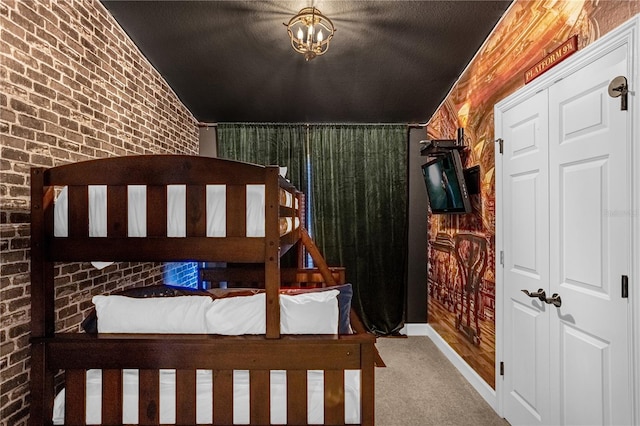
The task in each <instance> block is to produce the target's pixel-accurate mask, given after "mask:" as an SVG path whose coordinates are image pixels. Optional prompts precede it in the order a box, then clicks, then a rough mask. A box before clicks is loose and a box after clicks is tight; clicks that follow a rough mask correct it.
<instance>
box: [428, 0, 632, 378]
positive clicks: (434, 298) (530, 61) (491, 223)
mask: <svg viewBox="0 0 640 426" xmlns="http://www.w3.org/2000/svg"><path fill="white" fill-rule="evenodd" d="M637 13H640V2H636V1H624V0H621V1H599V0H570V1H557V0H549V1H520V0H516V1H515V2H514V4H513V5H512V6H511V8H510V9H509V11H508V12H507V14H506V15H505V16H504V17H503V19H502V21H501V22H500V24H499V25H498V26H497V27H496V30H495V31H494V32H493V33H492V35H491V36H490V38H489V39H488V40H487V42H486V43H485V44H484V46H483V47H482V49H481V50H480V51H479V52H478V55H477V56H476V57H475V59H474V60H473V62H472V63H471V64H470V65H469V67H468V68H467V70H466V71H465V73H464V74H463V75H462V76H461V77H460V80H459V81H458V82H457V83H456V85H455V86H454V87H453V89H452V91H451V93H450V94H449V96H448V97H447V98H446V99H445V101H444V103H443V104H442V105H441V107H440V108H439V109H438V110H437V111H436V113H435V114H434V115H433V117H432V118H431V119H430V121H429V123H428V126H427V137H428V138H429V139H437V138H444V139H454V138H455V137H456V129H457V128H458V127H463V128H464V130H465V142H466V145H467V146H468V147H469V148H468V149H467V150H466V151H465V155H463V162H464V166H465V167H470V166H475V165H480V176H481V179H480V180H481V182H480V186H481V188H480V194H478V195H472V196H471V198H472V204H473V213H471V214H466V215H431V216H430V217H429V228H428V234H429V248H428V253H427V258H428V259H427V263H428V282H427V298H428V314H429V324H430V325H431V326H432V327H433V328H434V329H435V330H436V331H437V332H438V333H439V334H440V335H441V336H442V338H443V339H444V340H445V341H446V342H447V343H448V344H449V345H450V346H451V347H452V348H453V349H454V350H455V351H456V352H457V353H458V354H459V355H460V356H461V357H462V358H463V359H464V360H465V361H466V362H467V363H468V364H469V365H470V366H471V367H472V368H473V369H474V370H475V371H476V372H477V373H478V374H479V375H480V377H482V378H483V379H484V380H485V381H486V382H487V383H488V384H489V385H490V386H491V387H493V388H495V374H494V365H495V309H496V306H495V305H496V300H495V272H494V271H495V265H496V259H495V175H494V132H493V107H494V105H495V104H496V103H497V102H498V101H500V100H502V99H503V98H505V97H506V96H508V95H509V94H511V93H513V92H515V91H516V90H517V89H519V88H520V87H522V86H523V85H524V73H525V71H526V70H528V69H529V68H531V67H532V66H533V65H535V64H536V63H537V62H539V61H540V60H541V59H542V58H544V57H545V56H546V55H547V54H548V53H549V52H551V51H552V50H553V49H554V48H555V47H557V46H559V45H560V44H562V43H563V42H565V41H566V40H567V39H569V38H570V37H571V36H573V35H577V36H578V50H580V49H582V48H584V47H585V46H587V45H588V44H590V43H592V42H593V41H594V40H596V39H598V38H599V37H601V36H602V35H604V34H606V33H607V32H609V31H611V30H612V29H614V28H615V27H617V26H619V25H620V24H622V23H623V22H625V21H626V20H628V19H629V18H631V17H632V16H634V15H636V14H637Z"/></svg>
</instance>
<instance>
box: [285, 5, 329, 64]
mask: <svg viewBox="0 0 640 426" xmlns="http://www.w3.org/2000/svg"><path fill="white" fill-rule="evenodd" d="M284 25H285V26H286V27H287V32H288V33H289V37H290V38H291V46H292V47H293V50H295V51H296V52H298V53H302V54H303V55H304V59H305V60H306V61H310V60H312V59H313V58H315V57H316V56H320V55H324V54H325V53H326V52H327V50H328V49H329V42H330V41H331V38H332V37H333V33H335V32H336V28H335V27H334V26H333V22H331V20H330V19H329V18H327V17H326V16H324V15H323V14H322V13H320V11H319V10H318V9H316V8H315V7H305V8H304V9H302V10H301V11H300V12H298V14H297V15H296V16H294V17H293V18H291V20H290V21H289V23H288V24H284Z"/></svg>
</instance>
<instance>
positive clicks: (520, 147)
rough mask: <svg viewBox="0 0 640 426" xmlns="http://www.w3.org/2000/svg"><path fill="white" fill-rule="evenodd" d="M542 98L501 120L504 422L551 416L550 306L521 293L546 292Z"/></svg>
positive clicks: (546, 199)
mask: <svg viewBox="0 0 640 426" xmlns="http://www.w3.org/2000/svg"><path fill="white" fill-rule="evenodd" d="M547 110H548V108H547V92H546V91H542V92H539V93H537V94H535V95H534V96H533V97H531V98H529V99H527V100H525V101H524V102H522V103H520V104H518V105H516V106H514V107H513V108H511V109H509V110H508V111H506V112H504V114H503V115H502V126H501V138H503V139H504V141H505V144H504V154H503V156H502V184H503V189H502V197H503V200H501V204H502V216H503V229H504V233H503V235H504V238H503V240H504V280H503V282H504V290H503V292H504V298H503V300H504V304H503V312H504V336H505V338H504V354H505V372H504V377H505V379H504V388H503V389H504V392H505V398H506V401H505V414H504V415H505V418H506V419H507V420H509V422H511V423H512V424H528V425H536V424H545V422H546V421H547V419H548V418H549V405H550V401H549V373H548V371H549V315H548V314H547V311H548V305H547V304H545V303H544V302H542V301H540V300H538V299H531V298H530V297H528V296H527V295H526V294H525V293H523V292H522V290H523V289H524V290H528V291H530V292H535V291H536V290H538V289H540V288H542V289H544V290H545V292H546V291H548V283H549V281H548V279H549V251H548V248H549V197H548V186H549V181H548V151H547V149H548V140H547V131H548V122H547Z"/></svg>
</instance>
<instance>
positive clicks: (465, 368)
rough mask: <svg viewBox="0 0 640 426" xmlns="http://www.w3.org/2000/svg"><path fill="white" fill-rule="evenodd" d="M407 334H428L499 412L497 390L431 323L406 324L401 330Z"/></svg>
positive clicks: (477, 390)
mask: <svg viewBox="0 0 640 426" xmlns="http://www.w3.org/2000/svg"><path fill="white" fill-rule="evenodd" d="M400 332H401V333H403V334H406V335H407V336H427V337H429V338H430V339H431V341H433V343H434V344H435V345H436V346H437V347H438V349H440V352H442V353H443V354H444V356H445V357H447V359H448V360H449V361H450V362H451V363H452V364H453V365H454V366H455V367H456V368H457V369H458V371H459V372H460V374H462V376H463V377H464V378H465V379H466V380H467V381H468V382H469V384H470V385H471V386H472V387H473V388H474V389H475V390H476V392H478V393H479V394H480V396H482V398H483V399H484V400H485V401H487V404H489V405H490V406H491V408H493V409H494V411H495V412H496V413H498V414H500V412H499V411H498V398H497V394H496V391H495V390H494V389H493V388H491V386H489V385H488V384H487V382H485V381H484V380H483V379H482V378H481V377H480V375H478V373H476V372H475V371H474V370H473V369H472V368H471V367H470V366H469V364H467V363H466V362H465V360H464V359H462V357H461V356H460V355H458V354H457V353H456V351H454V350H453V348H452V347H451V346H449V344H448V343H447V342H446V341H445V340H444V339H443V338H442V337H441V336H440V335H439V334H438V333H437V332H436V331H435V330H434V329H433V328H432V327H431V326H430V325H429V324H405V326H404V327H403V328H402V330H401V331H400Z"/></svg>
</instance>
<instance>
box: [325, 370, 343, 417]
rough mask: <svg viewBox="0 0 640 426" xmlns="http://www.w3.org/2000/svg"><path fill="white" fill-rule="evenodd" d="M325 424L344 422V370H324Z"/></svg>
mask: <svg viewBox="0 0 640 426" xmlns="http://www.w3.org/2000/svg"><path fill="white" fill-rule="evenodd" d="M324 424H326V425H343V424H344V371H342V370H325V371H324Z"/></svg>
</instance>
